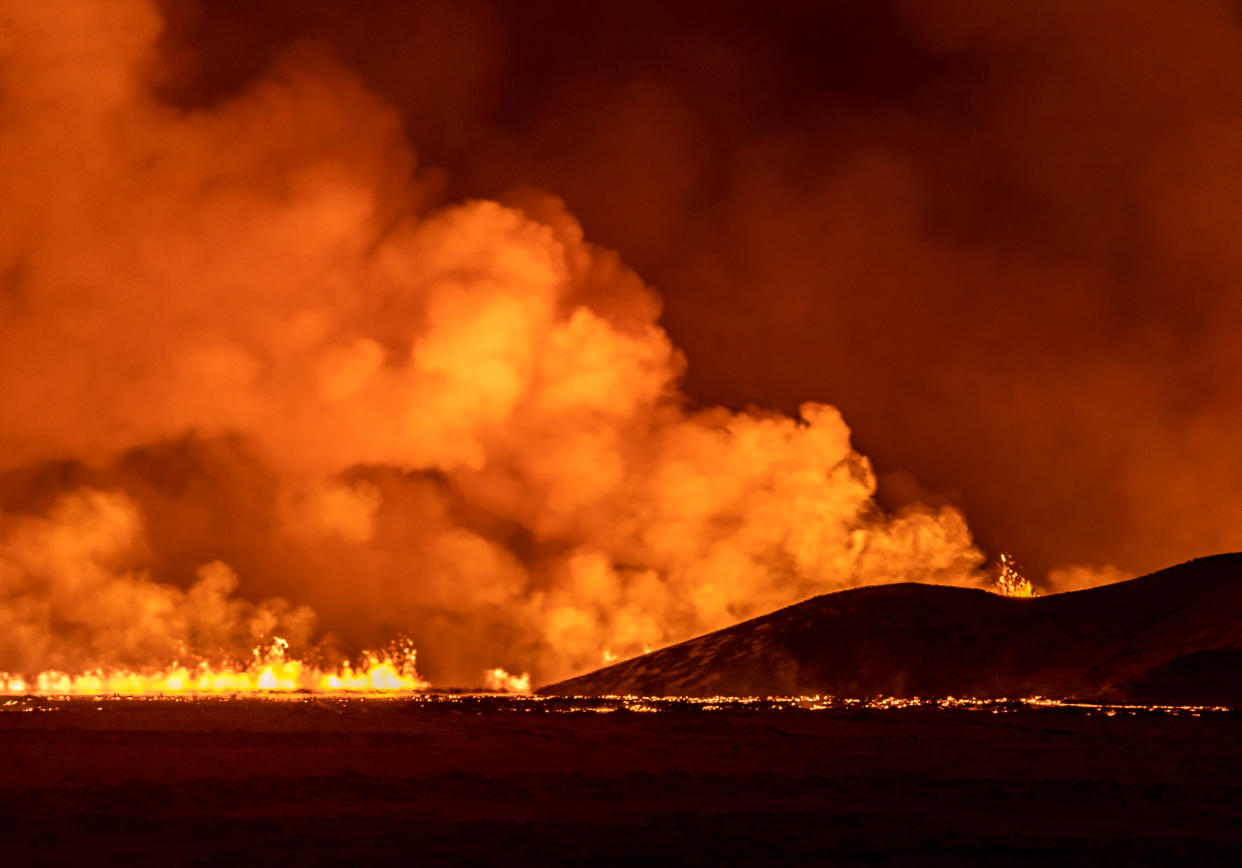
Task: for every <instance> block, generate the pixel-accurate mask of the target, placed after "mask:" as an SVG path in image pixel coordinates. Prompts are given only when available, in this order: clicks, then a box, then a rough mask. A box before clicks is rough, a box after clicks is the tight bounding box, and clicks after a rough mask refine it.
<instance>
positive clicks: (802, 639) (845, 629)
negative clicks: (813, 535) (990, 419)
mask: <svg viewBox="0 0 1242 868" xmlns="http://www.w3.org/2000/svg"><path fill="white" fill-rule="evenodd" d="M537 692H538V693H540V694H544V695H589V696H600V695H610V694H631V695H643V696H714V695H730V696H780V695H783V696H792V695H816V694H819V695H827V694H831V695H835V696H858V697H865V696H882V695H883V696H899V697H910V696H924V697H927V696H973V697H1019V696H1033V695H1041V696H1049V697H1055V698H1079V699H1089V700H1100V701H1112V702H1120V701H1131V702H1146V703H1176V704H1226V705H1242V554H1224V555H1216V556H1212V557H1206V558H1199V559H1197V560H1193V561H1189V562H1187V563H1184V564H1180V565H1178V566H1175V567H1170V568H1168V569H1165V570H1161V571H1159V572H1156V573H1152V574H1151V575H1147V576H1142V577H1140V578H1137V579H1131V580H1129V581H1125V582H1118V583H1116V584H1112V585H1106V586H1102V587H1097V588H1091V589H1087V590H1082V591H1072V592H1068V593H1062V594H1054V595H1051V596H1047V597H1035V598H1011V597H1002V596H998V595H996V594H993V593H989V592H988V591H984V590H978V589H969V588H956V587H949V586H944V585H922V584H914V583H907V584H895V585H880V586H873V587H866V588H855V589H851V590H847V591H839V592H836V593H832V594H825V595H823V596H819V597H814V598H812V599H809V600H806V601H804V602H802V603H798V604H796V605H793V606H789V607H787V608H784V609H780V610H778V611H776V612H772V613H770V614H768V615H763V616H761V617H758V618H753V619H751V620H749V621H744V622H742V623H740V624H736V625H734V626H732V627H728V628H725V629H723V630H717V631H716V632H714V633H708V634H706V635H704V636H700V637H698V638H695V639H690V640H688V641H685V642H681V643H680V644H677V645H672V646H670V647H668V648H664V649H662V650H659V651H655V652H652V653H650V654H645V655H643V656H641V657H636V658H633V659H630V660H626V661H623V662H621V663H616V664H614V665H611V666H607V667H605V668H603V669H599V670H596V671H595V672H591V673H588V674H585V675H581V676H578V677H575V678H570V679H568V680H566V681H561V682H559V683H556V684H551V685H548V686H546V687H543V688H540V690H539V691H537Z"/></svg>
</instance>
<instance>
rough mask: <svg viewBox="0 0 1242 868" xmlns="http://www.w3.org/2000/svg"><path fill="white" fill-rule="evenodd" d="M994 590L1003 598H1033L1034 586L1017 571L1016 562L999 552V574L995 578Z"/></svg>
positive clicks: (1006, 553)
mask: <svg viewBox="0 0 1242 868" xmlns="http://www.w3.org/2000/svg"><path fill="white" fill-rule="evenodd" d="M994 589H995V591H996V593H998V594H1000V595H1001V596H1004V597H1034V596H1035V586H1034V585H1032V584H1031V581H1030V579H1028V578H1026V576H1024V575H1022V573H1021V572H1020V571H1019V570H1018V562H1017V561H1016V560H1014V557H1013V555H1011V554H1009V553H1008V552H1001V556H1000V572H999V573H998V574H997V576H996V584H995V586H994Z"/></svg>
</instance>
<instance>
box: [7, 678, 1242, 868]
mask: <svg viewBox="0 0 1242 868" xmlns="http://www.w3.org/2000/svg"><path fill="white" fill-rule="evenodd" d="M8 702H9V704H8V705H5V706H3V711H4V712H6V713H0V772H2V773H0V862H3V864H6V865H23V864H46V863H60V864H107V863H114V864H125V865H133V864H168V863H182V864H185V863H188V864H227V865H235V864H262V863H267V864H298V865H317V864H337V863H349V864H357V865H369V864H390V863H401V864H461V865H549V864H581V865H722V864H742V865H789V864H834V863H845V864H852V863H863V864H886V863H891V864H928V863H944V864H949V863H951V864H954V865H975V864H1006V865H1025V864H1032V865H1033V864H1052V863H1055V864H1098V863H1102V862H1105V863H1113V864H1136V863H1143V864H1148V863H1175V862H1176V863H1181V864H1215V863H1220V864H1238V863H1239V862H1240V861H1242V715H1239V714H1237V713H1231V712H1216V713H1205V714H1203V715H1201V716H1198V717H1193V716H1189V715H1178V716H1174V715H1169V714H1164V713H1151V712H1140V713H1133V714H1131V713H1127V712H1124V711H1122V712H1120V713H1117V714H1115V715H1113V716H1107V715H1105V714H1103V713H1100V712H1094V713H1093V712H1088V711H1082V710H1070V709H1029V708H1028V709H1019V710H1012V711H1003V710H1002V711H999V712H998V713H992V712H991V711H988V710H936V709H929V708H921V709H893V710H868V709H852V710H831V709H830V710H820V711H812V710H802V709H798V708H785V709H772V708H767V709H765V708H762V707H756V706H751V707H748V708H747V709H745V710H743V709H742V708H733V709H732V710H730V709H725V710H701V709H696V708H694V707H693V706H685V705H678V704H676V703H674V704H670V705H668V706H667V707H666V710H663V711H659V712H657V713H642V712H638V711H629V710H613V711H610V712H608V713H600V712H599V711H597V710H581V711H568V710H567V709H569V708H571V707H574V706H585V707H589V708H593V709H600V708H616V707H617V706H618V705H621V703H618V702H616V701H604V700H590V701H587V702H585V703H574V702H571V701H544V702H538V701H529V700H528V701H520V700H501V699H477V698H456V699H451V700H444V701H438V702H431V701H401V700H359V699H352V700H336V699H323V698H320V699H314V698H303V699H299V700H295V701H284V702H272V701H261V700H225V699H219V700H207V701H197V702H175V701H143V700H128V701H126V700H111V701H104V702H98V701H92V700H69V701H49V700H9V701H8Z"/></svg>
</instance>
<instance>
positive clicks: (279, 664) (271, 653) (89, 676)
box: [0, 637, 530, 696]
mask: <svg viewBox="0 0 1242 868" xmlns="http://www.w3.org/2000/svg"><path fill="white" fill-rule="evenodd" d="M288 647H289V644H288V643H287V642H286V641H285V640H284V639H281V638H279V637H277V638H276V639H274V640H273V641H272V643H271V645H269V646H268V647H267V648H256V649H255V655H254V656H255V660H254V662H253V663H252V664H251V665H250V666H247V667H244V668H230V667H219V668H218V667H213V666H209V665H207V664H200V665H198V666H195V667H186V666H179V665H176V664H174V665H173V666H171V667H169V668H168V669H165V670H160V671H150V672H134V671H127V670H107V671H103V670H99V671H94V672H87V673H83V674H79V675H70V674H69V673H66V672H58V671H55V670H48V671H45V672H40V673H38V674H37V675H35V676H34V677H33V678H31V679H26V678H23V677H21V676H18V675H11V674H8V673H0V693H5V694H12V695H39V696H112V695H119V696H156V695H164V694H173V695H190V696H193V695H219V694H234V693H245V694H260V695H261V694H267V693H280V692H286V693H287V692H291V691H297V690H301V691H314V692H341V691H359V692H384V693H397V692H414V691H422V690H426V689H427V687H428V686H429V685H428V683H427V682H426V681H424V680H422V679H421V678H420V677H419V676H418V672H417V670H416V669H415V666H414V664H415V658H416V652H415V650H414V648H413V647H412V646H411V645H410V644H409V643H408V642H402V643H398V644H396V645H395V646H394V647H393V648H392V649H391V650H389V651H388V652H387V653H385V654H384V655H383V656H381V655H379V654H375V653H372V652H368V653H367V654H365V655H364V661H363V663H362V665H360V666H359V667H357V668H356V669H355V668H354V667H352V666H350V665H349V664H344V665H342V666H340V667H338V668H336V669H322V668H319V667H316V666H311V665H307V664H306V663H304V662H302V661H300V660H291V659H287V657H286V654H287V651H288ZM498 671H499V670H498ZM526 689H527V690H529V689H530V685H529V681H528V682H527V685H526Z"/></svg>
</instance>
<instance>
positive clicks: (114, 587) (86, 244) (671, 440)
mask: <svg viewBox="0 0 1242 868" xmlns="http://www.w3.org/2000/svg"><path fill="white" fill-rule="evenodd" d="M6 18H7V20H8V23H7V24H6V27H5V35H4V54H3V64H2V65H0V77H2V81H3V86H4V92H5V93H6V100H7V101H6V109H5V111H6V113H7V117H8V118H9V119H10V120H9V122H8V123H7V124H6V125H5V127H4V130H3V133H2V134H0V161H2V166H3V170H4V174H5V176H6V182H5V186H4V193H3V195H4V203H5V207H4V209H3V216H2V217H0V239H2V241H0V243H3V245H4V247H3V248H2V249H0V258H2V259H3V273H4V274H5V275H6V278H5V280H6V283H5V286H6V289H5V292H4V295H3V297H2V299H3V305H4V306H3V319H2V320H0V338H2V339H0V401H2V402H3V406H2V407H0V415H2V416H3V419H4V422H3V425H2V427H0V445H2V447H3V448H2V449H0V461H2V462H3V466H2V468H0V471H2V472H0V506H2V507H3V509H4V512H3V517H2V521H0V578H2V584H0V627H2V629H0V671H3V672H7V673H8V675H7V676H6V684H7V686H8V688H9V690H11V691H13V690H16V691H18V692H20V691H21V690H23V689H27V688H32V687H35V688H37V689H38V690H40V691H60V690H66V691H67V692H80V691H89V690H92V689H98V690H100V691H103V692H129V691H131V690H137V691H140V692H142V691H146V692H151V691H165V690H173V691H174V692H175V691H176V690H177V689H178V687H177V685H180V686H181V687H182V688H184V689H190V686H191V685H195V686H196V689H197V687H199V686H201V689H202V690H204V691H208V692H212V691H219V690H226V689H228V690H232V689H244V688H246V687H253V688H255V689H258V688H262V687H264V685H268V686H270V685H271V684H273V683H279V684H281V685H294V684H295V685H297V686H301V687H305V686H316V687H319V686H325V685H333V686H336V685H342V684H347V683H355V682H358V683H361V684H367V685H372V686H390V685H401V686H405V687H412V686H423V685H424V682H423V681H422V679H421V678H420V676H418V675H417V674H415V673H414V671H413V669H412V668H411V667H408V666H407V667H405V668H404V669H403V670H402V671H403V674H402V675H401V676H400V677H398V676H397V674H396V668H394V664H393V663H392V661H390V660H389V661H385V660H384V658H382V657H377V656H376V655H375V654H374V653H371V654H370V655H369V657H368V658H367V659H369V661H370V662H369V663H364V664H362V666H361V671H362V672H367V673H370V674H368V675H364V676H360V675H358V671H359V670H358V669H357V665H356V664H355V668H349V664H347V663H344V662H342V661H344V660H348V659H351V658H354V657H355V656H356V655H358V654H359V653H360V652H361V651H362V649H364V648H374V647H378V646H381V645H383V644H385V643H387V642H389V641H392V640H393V639H394V638H396V637H397V636H406V637H409V638H410V639H411V640H412V641H413V642H414V643H416V645H417V648H418V651H419V654H420V656H419V664H420V668H421V671H422V672H423V673H424V675H425V676H426V677H427V678H428V679H430V680H431V681H433V682H435V683H438V684H442V685H443V684H457V685H477V684H480V683H481V682H482V681H483V679H484V677H485V675H484V673H488V674H487V675H486V677H487V678H488V679H489V680H490V681H491V682H493V683H496V684H505V685H509V686H513V685H522V684H529V680H524V679H528V678H534V679H535V680H536V681H547V680H550V679H553V678H556V677H561V676H565V675H570V674H573V673H575V672H580V671H582V670H584V669H588V668H591V667H592V666H594V665H596V664H597V663H598V662H599V661H600V660H601V659H603V658H604V657H605V656H606V655H614V656H628V655H631V654H634V653H638V652H639V651H641V650H643V649H645V648H651V647H659V646H662V645H665V644H667V643H668V642H670V641H675V640H679V639H683V638H686V637H688V636H691V635H694V634H696V633H699V632H702V631H704V630H708V629H713V628H717V627H722V626H725V625H728V624H731V623H733V622H734V621H736V620H738V619H739V618H745V617H748V616H752V615H755V614H759V613H761V612H764V611H768V610H771V609H773V608H775V607H777V606H780V605H783V604H787V603H789V602H793V601H796V600H799V599H803V598H805V597H807V596H810V595H812V594H815V593H822V592H824V591H827V590H832V589H837V588H843V587H852V586H856V585H865V584H872V583H876V582H886V581H894V580H898V579H901V580H910V579H915V580H921V581H931V582H949V583H955V584H963V585H977V584H983V583H986V582H987V581H989V579H988V577H987V576H986V575H985V573H984V572H983V571H982V570H981V565H982V562H983V556H982V555H981V554H980V552H979V551H978V550H977V549H976V547H975V546H974V544H973V542H972V540H971V537H970V534H969V532H968V531H967V528H966V525H965V522H964V520H963V519H962V516H961V515H960V514H959V513H958V512H957V511H956V510H955V509H953V508H951V507H949V506H936V507H931V506H922V505H919V504H912V505H907V506H906V507H904V508H902V509H901V510H899V511H897V512H896V513H894V514H886V513H884V512H883V511H882V510H880V509H879V508H878V507H877V506H876V504H875V502H874V501H873V499H872V496H873V494H874V492H875V488H876V481H875V477H874V474H873V473H872V470H871V467H870V465H869V463H868V462H867V460H866V459H865V458H864V457H862V456H861V455H859V454H858V453H857V452H855V451H854V450H853V449H852V447H851V445H850V436H849V430H848V429H847V427H846V425H845V423H844V422H843V420H842V418H841V415H840V413H838V412H837V411H836V410H835V409H833V408H832V407H829V406H826V405H822V404H807V405H805V406H804V407H803V408H802V409H801V411H800V414H799V415H798V416H797V417H790V416H785V415H781V414H779V413H773V412H760V411H751V412H734V411H730V410H726V409H723V408H707V409H692V408H691V406H690V403H691V402H689V401H688V400H687V398H686V397H685V396H684V395H683V394H682V393H681V392H680V391H679V389H678V385H677V384H678V378H679V377H680V375H681V372H682V368H683V360H682V357H681V356H680V354H679V353H678V352H677V351H676V350H675V349H674V348H673V347H672V345H671V344H670V341H669V339H668V336H667V335H666V334H665V332H664V331H663V330H662V329H661V328H660V326H659V325H658V322H657V318H658V315H659V311H660V305H659V301H658V299H657V297H656V296H655V294H654V293H653V292H652V291H651V290H649V289H648V288H647V287H646V286H645V285H644V284H643V283H642V281H641V280H640V279H639V278H638V277H637V276H636V275H635V274H634V273H633V272H631V271H629V270H628V269H627V268H626V267H625V266H624V265H622V264H621V262H620V261H619V259H618V257H617V256H616V255H614V254H613V253H610V252H608V251H606V250H603V249H600V248H597V247H595V246H592V245H591V244H589V243H587V242H586V241H585V240H584V239H583V234H582V231H581V229H580V228H579V226H578V224H577V223H576V222H575V221H574V220H573V218H572V217H570V216H569V214H568V213H567V211H566V210H565V208H564V207H563V206H562V205H561V204H560V203H559V202H558V201H557V200H555V199H554V198H552V197H551V196H549V195H546V194H542V193H534V192H529V191H527V192H524V193H514V194H512V195H510V196H508V197H507V198H506V199H505V201H504V203H503V204H502V202H500V201H482V200H479V201H466V202H462V203H459V204H452V205H445V206H438V205H433V204H429V202H430V200H431V199H432V198H433V194H432V191H431V189H430V185H431V184H432V181H430V180H428V179H426V178H425V177H424V176H423V175H422V174H420V172H419V170H418V169H417V168H416V164H415V160H414V155H413V152H412V150H411V149H410V148H409V146H408V145H407V144H406V142H405V141H404V139H403V135H402V133H401V131H400V125H399V123H398V120H397V118H396V117H395V114H394V112H393V110H392V109H391V108H390V107H388V106H386V105H385V104H384V103H383V102H382V101H380V100H379V99H377V98H376V97H374V96H372V95H371V94H369V93H368V92H367V91H366V90H365V89H364V88H363V87H362V85H361V84H360V83H359V82H358V80H357V79H356V78H355V77H354V76H352V75H351V74H350V73H348V72H347V71H346V70H344V69H343V68H341V67H339V66H338V65H336V64H335V63H333V62H332V61H330V60H328V59H326V58H325V57H323V56H322V55H320V54H318V53H316V52H312V51H309V50H302V51H295V52H292V53H291V54H289V55H288V56H286V57H285V58H284V59H282V60H280V61H279V62H278V63H277V64H276V65H275V66H274V67H273V68H272V69H271V70H270V71H269V72H268V73H267V74H266V75H265V76H263V77H262V78H260V79H259V80H257V81H255V82H253V83H251V84H249V85H247V86H246V87H245V88H244V89H243V90H242V91H240V92H239V93H237V94H235V95H230V96H229V97H227V98H225V99H223V100H221V101H219V102H218V103H215V104H212V105H209V106H203V107H198V108H194V109H184V108H180V107H175V106H170V105H166V104H163V103H161V102H160V101H159V100H158V99H157V97H156V96H155V92H156V88H157V85H158V83H159V82H158V67H157V66H156V61H157V59H158V57H159V53H158V51H157V50H156V49H157V39H158V37H159V34H160V29H161V23H160V19H159V17H158V16H157V15H156V14H155V10H154V9H153V8H152V7H151V5H150V4H149V3H146V2H139V0H128V2H122V3H109V4H82V3H76V2H69V0H67V2H62V3H49V4H26V3H15V4H11V8H9V9H8V11H7V12H6ZM275 641H279V642H280V643H281V648H282V656H281V659H280V660H279V661H277V662H276V663H275V664H269V663H268V662H267V661H265V660H263V659H258V660H257V661H256V662H255V663H254V664H251V663H250V660H251V655H252V649H254V648H256V647H259V648H267V647H269V646H270V645H271V643H273V642H275ZM285 649H287V654H288V655H289V656H288V657H287V658H286V657H285V656H284V651H285ZM260 656H261V655H260ZM411 659H412V658H411ZM320 661H326V662H320ZM291 666H296V667H297V670H298V673H299V674H294V673H292V672H291V671H290V669H289V667H291ZM342 667H344V668H342ZM377 667H380V669H381V670H382V677H377V676H376V675H375V672H376V668H377ZM497 667H500V668H499V669H498V668H497ZM222 670H223V672H224V674H221V671H222ZM496 672H499V673H500V674H499V675H497V674H496ZM508 672H515V673H529V676H524V675H519V676H509V675H508Z"/></svg>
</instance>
